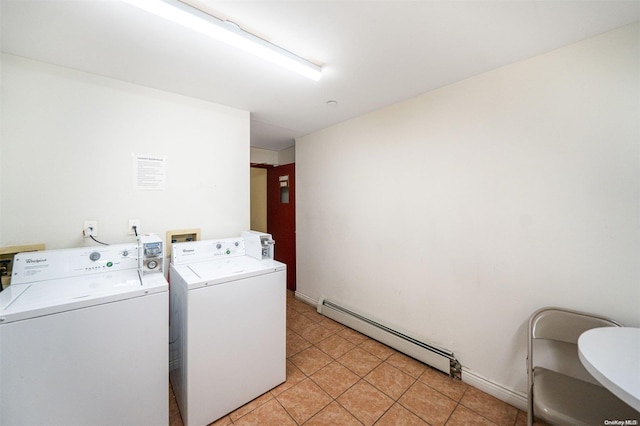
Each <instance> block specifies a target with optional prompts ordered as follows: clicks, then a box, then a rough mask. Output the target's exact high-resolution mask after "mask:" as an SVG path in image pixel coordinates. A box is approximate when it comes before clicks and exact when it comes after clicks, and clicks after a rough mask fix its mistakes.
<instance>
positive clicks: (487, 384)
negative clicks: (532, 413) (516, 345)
mask: <svg viewBox="0 0 640 426" xmlns="http://www.w3.org/2000/svg"><path fill="white" fill-rule="evenodd" d="M294 296H295V298H296V299H298V300H300V301H302V302H304V303H307V304H309V305H311V306H317V305H318V301H317V300H315V299H314V298H312V297H309V296H307V295H306V294H303V293H300V292H298V291H296V292H295V294H294ZM462 381H463V382H464V383H466V384H468V385H470V386H473V387H474V388H476V389H479V390H481V391H483V392H485V393H488V394H489V395H491V396H493V397H496V398H498V399H499V400H500V401H504V402H506V403H507V404H509V405H512V406H514V407H516V408H518V409H520V410H522V411H524V412H526V411H527V397H526V395H525V394H524V393H522V392H516V391H515V390H513V389H508V388H506V387H504V386H502V385H500V384H498V383H495V382H492V381H491V380H489V379H487V378H484V377H482V376H480V375H479V374H477V373H474V372H473V371H471V370H469V369H467V368H466V367H462Z"/></svg>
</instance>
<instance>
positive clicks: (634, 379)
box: [578, 327, 640, 411]
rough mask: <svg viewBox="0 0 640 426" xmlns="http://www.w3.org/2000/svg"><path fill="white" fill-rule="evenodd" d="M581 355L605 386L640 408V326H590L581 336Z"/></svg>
mask: <svg viewBox="0 0 640 426" xmlns="http://www.w3.org/2000/svg"><path fill="white" fill-rule="evenodd" d="M578 355H579V357H580V361H582V364H583V365H584V366H585V368H586V369H587V371H588V372H589V373H591V375H593V377H595V378H596V379H597V380H598V381H599V382H600V383H602V385H603V386H604V387H606V388H607V389H609V390H610V391H611V392H612V393H613V394H614V395H616V396H617V397H618V398H620V399H621V400H623V401H624V402H626V403H627V404H629V405H630V406H632V407H633V408H634V409H636V410H637V411H640V328H634V327H603V328H594V329H591V330H588V331H586V332H584V333H582V335H581V336H580V338H579V339H578Z"/></svg>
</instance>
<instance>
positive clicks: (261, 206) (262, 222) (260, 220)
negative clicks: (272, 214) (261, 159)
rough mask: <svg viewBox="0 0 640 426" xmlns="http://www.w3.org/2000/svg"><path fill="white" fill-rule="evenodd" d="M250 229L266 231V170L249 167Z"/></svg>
mask: <svg viewBox="0 0 640 426" xmlns="http://www.w3.org/2000/svg"><path fill="white" fill-rule="evenodd" d="M251 229H253V230H254V231H261V232H267V170H266V169H259V168H257V167H251Z"/></svg>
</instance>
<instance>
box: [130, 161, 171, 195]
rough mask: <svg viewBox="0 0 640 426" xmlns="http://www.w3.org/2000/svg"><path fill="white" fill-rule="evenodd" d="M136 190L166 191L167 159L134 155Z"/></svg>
mask: <svg viewBox="0 0 640 426" xmlns="http://www.w3.org/2000/svg"><path fill="white" fill-rule="evenodd" d="M133 178H134V188H135V189H140V190H143V191H164V188H165V182H166V180H167V157H162V156H158V155H138V154H133Z"/></svg>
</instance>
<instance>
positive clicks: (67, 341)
mask: <svg viewBox="0 0 640 426" xmlns="http://www.w3.org/2000/svg"><path fill="white" fill-rule="evenodd" d="M158 248H159V249H160V251H162V242H161V241H160V240H159V239H157V238H156V237H148V236H145V237H142V239H141V241H140V243H131V244H119V245H109V246H101V247H84V248H73V249H62V250H47V251H40V252H29V253H20V254H17V255H16V256H15V258H14V264H13V274H12V283H11V285H10V286H9V287H7V288H6V289H5V290H4V291H3V292H2V293H0V347H1V348H2V350H1V351H0V378H1V379H0V424H3V425H12V426H13V425H49V424H51V425H52V424H58V425H65V426H66V425H88V424H91V425H125V424H127V425H133V424H136V425H167V424H168V422H169V414H168V413H169V408H168V375H169V371H168V370H169V368H168V294H169V293H168V283H167V281H166V279H165V278H164V275H163V273H162V260H161V259H163V257H162V254H161V253H158V251H157V249H158ZM149 249H151V250H149ZM145 251H148V252H149V254H145ZM152 260H153V261H155V262H156V263H155V264H154V263H153V262H152ZM142 265H146V268H145V271H144V272H143V269H142Z"/></svg>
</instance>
